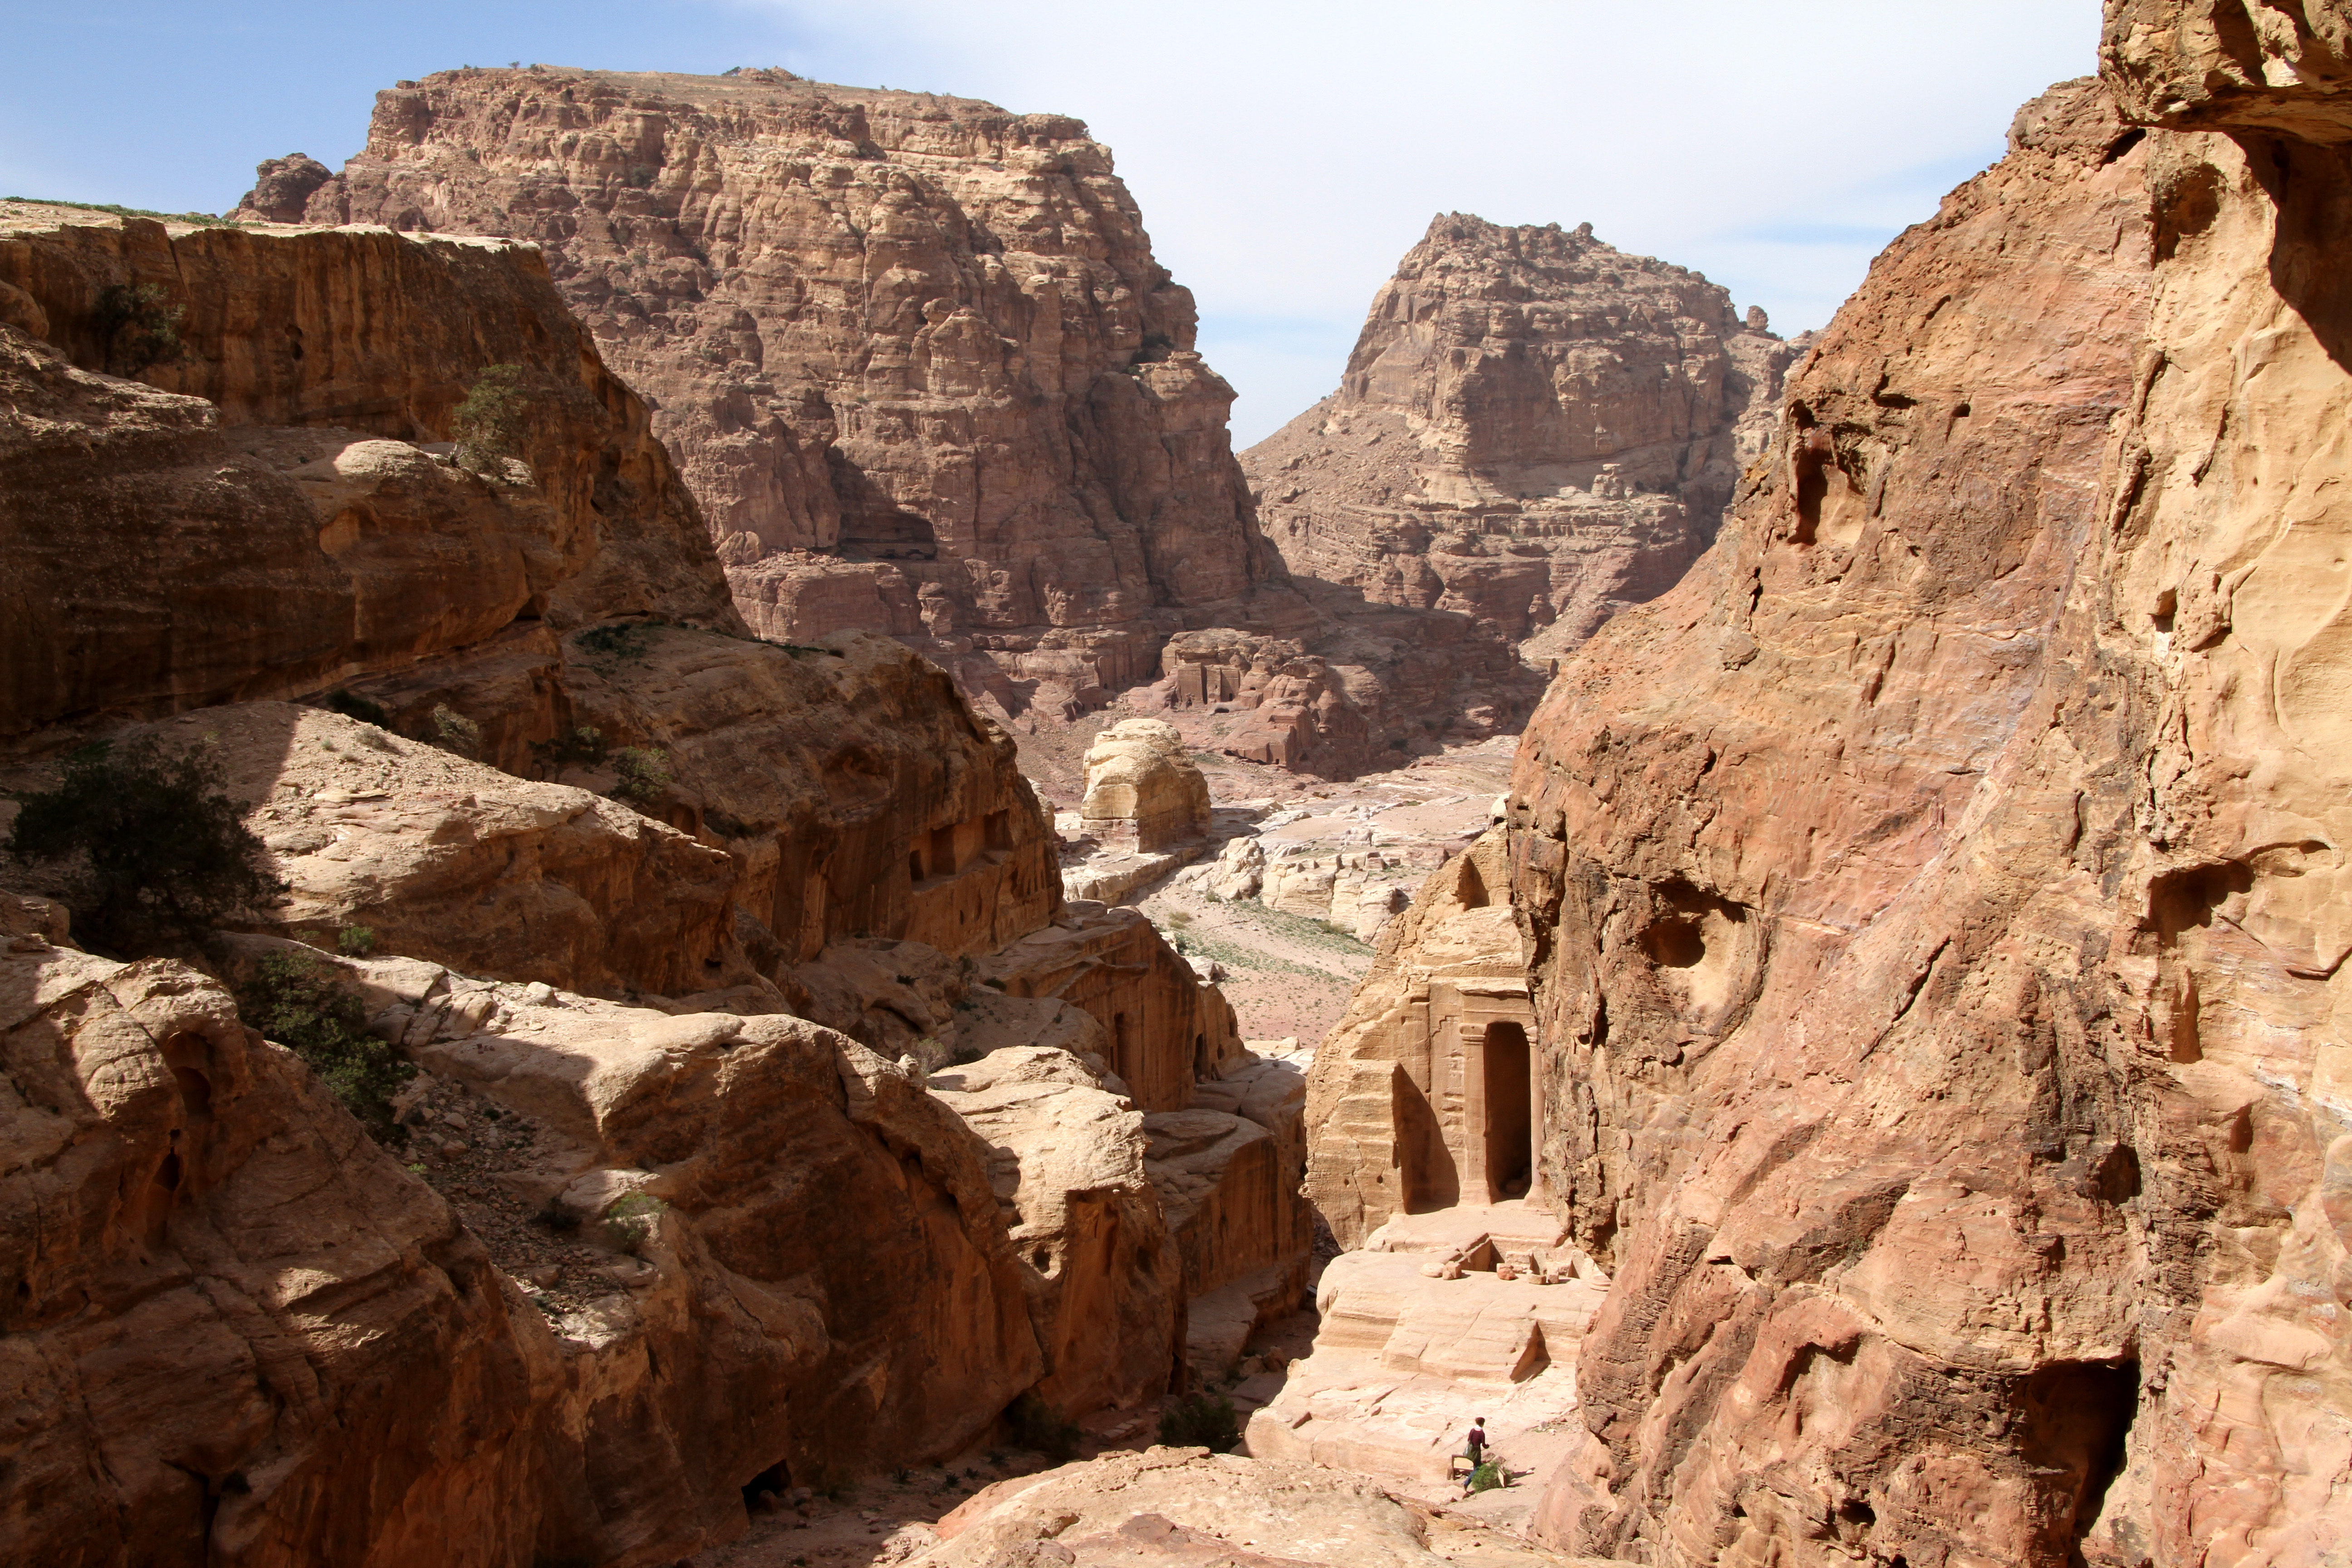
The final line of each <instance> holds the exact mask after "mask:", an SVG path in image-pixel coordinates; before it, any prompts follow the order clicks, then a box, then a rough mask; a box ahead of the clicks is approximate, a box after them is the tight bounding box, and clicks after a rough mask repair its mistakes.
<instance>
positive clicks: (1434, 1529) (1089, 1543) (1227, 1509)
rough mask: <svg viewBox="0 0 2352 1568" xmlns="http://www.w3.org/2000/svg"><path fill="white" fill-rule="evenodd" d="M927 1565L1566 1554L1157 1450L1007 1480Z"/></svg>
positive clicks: (1503, 1565) (1278, 1468) (1342, 1567)
mask: <svg viewBox="0 0 2352 1568" xmlns="http://www.w3.org/2000/svg"><path fill="white" fill-rule="evenodd" d="M938 1533H939V1535H940V1538H941V1540H940V1544H939V1545H937V1546H934V1547H932V1548H931V1549H930V1550H929V1551H928V1552H923V1553H922V1554H921V1555H919V1556H917V1557H914V1558H912V1559H910V1560H909V1561H910V1562H911V1563H917V1564H920V1565H922V1568H966V1565H969V1568H1002V1565H1007V1564H1013V1563H1022V1564H1037V1565H1040V1568H1042V1565H1044V1564H1047V1563H1076V1564H1080V1565H1082V1568H1097V1565H1099V1568H1110V1565H1112V1564H1121V1565H1140V1568H1163V1565H1165V1568H1175V1565H1176V1564H1180V1563H1181V1564H1191V1563H1232V1564H1234V1568H1287V1565H1290V1564H1304V1563H1312V1564H1318V1565H1320V1564H1328V1565H1330V1568H1434V1565H1435V1564H1437V1563H1444V1562H1453V1563H1464V1564H1468V1565H1472V1568H1518V1565H1521V1564H1536V1563H1558V1562H1559V1559H1558V1558H1555V1557H1553V1556H1552V1555H1551V1554H1549V1552H1541V1551H1539V1550H1538V1549H1535V1548H1531V1547H1529V1546H1528V1545H1527V1544H1526V1543H1525V1542H1521V1541H1519V1540H1517V1539H1516V1538H1514V1537H1511V1536H1508V1535H1503V1534H1501V1533H1500V1532H1496V1531H1487V1530H1486V1529H1484V1528H1483V1527H1481V1526H1479V1525H1478V1524H1477V1523H1476V1522H1475V1521H1470V1520H1465V1519H1461V1518H1458V1517H1455V1516H1453V1515H1450V1514H1441V1513H1439V1512H1438V1510H1434V1509H1432V1508H1431V1507H1429V1506H1428V1505H1427V1504H1424V1503H1418V1502H1413V1501H1411V1500H1407V1499H1404V1498H1401V1497H1399V1496H1397V1495H1395V1494H1394V1493H1391V1492H1389V1491H1386V1490H1384V1489H1381V1487H1379V1486H1378V1485H1376V1484H1374V1483H1373V1482H1372V1481H1370V1480H1369V1479H1365V1478H1363V1477H1361V1476H1353V1475H1349V1474H1347V1473H1346V1472H1344V1471H1339V1470H1328V1469H1323V1468H1318V1467H1316V1466H1312V1465H1297V1464H1284V1463H1278V1462H1274V1461H1269V1460H1265V1459H1246V1458H1240V1457H1238V1456H1236V1455H1232V1454H1210V1453H1207V1452H1204V1451H1203V1450H1202V1449H1199V1448H1150V1449H1147V1450H1145V1451H1144V1452H1143V1453H1140V1454H1112V1455H1106V1456H1105V1457H1103V1458H1099V1459H1096V1460H1092V1461H1090V1462H1088V1463H1087V1464H1082V1465H1066V1466H1064V1467H1062V1468H1060V1469H1057V1470H1048V1471H1046V1472H1045V1474H1043V1475H1042V1476H1024V1477H1020V1478H1018V1479H1013V1480H1008V1481H999V1482H997V1483H996V1484H995V1485H994V1486H992V1487H990V1488H988V1489H986V1490H984V1491H982V1492H981V1493H980V1494H979V1495H978V1496H976V1497H974V1498H973V1499H972V1500H971V1501H969V1502H967V1503H965V1504H964V1505H963V1506H962V1507H961V1508H959V1509H957V1510H955V1511H954V1512H953V1513H951V1514H949V1515H948V1516H947V1517H946V1518H945V1519H942V1520H941V1521H940V1523H939V1531H938Z"/></svg>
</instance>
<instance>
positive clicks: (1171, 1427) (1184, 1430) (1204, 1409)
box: [1160, 1394, 1242, 1454]
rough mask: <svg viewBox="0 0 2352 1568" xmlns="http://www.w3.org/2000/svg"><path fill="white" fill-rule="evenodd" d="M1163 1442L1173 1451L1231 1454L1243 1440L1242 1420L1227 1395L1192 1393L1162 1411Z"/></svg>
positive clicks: (1161, 1430) (1161, 1432)
mask: <svg viewBox="0 0 2352 1568" xmlns="http://www.w3.org/2000/svg"><path fill="white" fill-rule="evenodd" d="M1241 1440H1242V1424H1241V1417H1240V1416H1238V1415H1235V1414H1234V1402H1233V1401H1232V1400H1230V1399H1227V1398H1226V1397H1225V1396H1224V1395H1223V1394H1215V1395H1211V1394H1191V1395H1188V1396H1187V1397H1185V1398H1184V1399H1181V1400H1179V1401H1178V1402H1177V1403H1176V1404H1175V1405H1173V1406H1171V1408H1169V1409H1168V1410H1165V1411H1163V1412H1161V1414H1160V1442H1162V1443H1164V1444H1166V1445H1167V1446H1168V1447H1171V1448H1206V1449H1208V1450H1209V1452H1211V1453H1213V1454H1223V1453H1229V1452H1231V1451H1232V1449H1233V1447H1234V1445H1235V1444H1236V1443H1239V1442H1240V1441H1241Z"/></svg>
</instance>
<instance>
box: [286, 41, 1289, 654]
mask: <svg viewBox="0 0 2352 1568" xmlns="http://www.w3.org/2000/svg"><path fill="white" fill-rule="evenodd" d="M277 183H278V184H284V181H283V179H282V177H281V178H280V179H279V180H278V182H277ZM264 184H265V185H268V184H271V182H270V181H268V180H265V182H264ZM289 195H290V193H289V192H287V191H275V190H273V191H265V190H263V189H261V188H257V190H256V192H255V194H254V195H253V196H252V197H251V198H248V205H247V209H246V212H247V216H261V217H270V218H289V217H292V218H301V219H303V220H305V221H309V222H312V223H320V222H324V223H375V224H384V225H387V226H391V227H394V228H396V229H431V230H436V231H446V232H457V233H477V234H494V235H500V236H505V237H512V238H516V239H521V240H527V241H530V242H533V243H536V244H538V245H541V246H542V247H545V248H546V250H547V252H548V254H549V256H550V258H551V267H552V269H553V271H554V274H555V276H556V278H557V279H558V282H559V284H560V286H561V287H562V289H564V291H565V293H566V295H567V297H568V298H569V299H571V300H572V302H573V303H574V305H575V306H576V307H577V308H578V309H579V310H580V312H581V314H582V317H583V320H584V321H586V322H587V324H588V325H589V327H590V328H591V329H592V330H593V331H594V333H595V335H596V337H597V339H598V341H599V342H600V343H602V344H603V345H604V352H605V353H606V354H607V355H608V356H609V357H610V358H611V359H612V361H613V363H614V364H615V365H616V366H617V367H618V368H619V369H620V371H621V373H622V374H624V375H625V376H626V377H627V378H628V379H629V382H630V384H632V385H634V386H635V387H637V388H638V389H639V390H640V391H642V392H643V393H644V394H645V395H646V396H647V398H648V399H649V400H650V401H651V402H652V403H653V405H655V406H656V409H657V410H658V414H657V416H656V432H657V434H659V435H660V437H662V438H663V439H664V440H665V441H667V442H668V443H669V445H670V447H672V449H673V450H674V451H676V452H677V455H678V459H679V463H680V466H681V468H682V469H683V471H684V472H685V474H686V477H687V479H688V483H689V484H690V485H691V486H692V487H693V489H694V490H695V492H696V494H697V497H698V500H700V501H701V503H702V506H703V510H704V513H705V516H706V518H707V519H708V521H709V525H710V528H711V531H712V534H713V537H714V539H715V541H716V542H717V544H718V549H719V556H720V558H721V560H723V561H724V562H726V563H727V564H728V565H729V567H730V572H731V574H732V576H733V579H734V582H735V584H736V593H737V597H738V600H739V602H740V604H741V605H742V606H743V608H744V611H745V615H746V618H747V619H748V620H749V621H750V622H751V625H752V626H754V628H755V629H757V630H760V631H761V632H762V633H764V634H767V635H771V636H775V637H792V638H796V639H803V640H804V639H807V638H810V637H815V636H818V635H821V634H823V633H824V632H828V631H835V630H841V629H845V628H848V627H853V626H855V627H864V628H867V629H871V630H876V631H883V632H888V633H892V634H896V635H901V636H909V637H926V638H932V639H940V640H941V642H942V651H946V652H950V653H970V652H972V651H973V650H975V649H978V650H980V651H982V653H983V654H984V655H988V656H993V657H996V658H997V659H998V662H1000V663H1001V664H1003V666H1004V668H1005V669H1006V671H1007V673H1008V674H1009V675H1010V676H1011V677H1012V679H1014V680H1016V681H1018V680H1023V679H1028V680H1032V681H1034V680H1035V679H1039V678H1041V677H1052V676H1058V677H1060V678H1062V679H1065V680H1067V681H1070V682H1073V683H1075V684H1076V686H1077V687H1078V688H1079V689H1084V688H1087V687H1090V686H1101V687H1118V686H1125V685H1129V684H1131V683H1132V682H1133V681H1134V680H1136V679H1138V678H1139V676H1140V677H1141V678H1144V679H1149V678H1150V674H1151V673H1152V672H1153V669H1154V667H1155V666H1156V662H1157V654H1158V647H1159V643H1160V641H1161V640H1164V638H1165V637H1166V635H1167V634H1168V632H1170V631H1171V630H1174V629H1178V628H1179V627H1181V626H1183V625H1185V624H1187V623H1186V620H1185V614H1186V612H1188V611H1192V610H1194V609H1197V608H1199V607H1201V606H1206V605H1216V604H1219V603H1221V602H1224V601H1230V600H1234V599H1236V598H1238V597H1240V596H1242V595H1246V594H1248V593H1249V592H1250V591H1251V590H1252V589H1253V588H1254V587H1255V586H1257V585H1259V584H1264V583H1265V582H1267V581H1268V580H1269V579H1270V578H1271V577H1272V576H1274V575H1275V574H1276V573H1277V572H1278V567H1277V566H1276V563H1274V561H1273V559H1272V556H1271V553H1270V552H1267V551H1266V550H1265V546H1264V543H1263V541H1261V540H1259V539H1257V538H1256V537H1255V531H1254V530H1253V529H1252V527H1251V526H1250V522H1249V519H1248V513H1247V509H1246V501H1245V496H1244V489H1243V486H1242V482H1241V479H1240V475H1239V471H1238V470H1237V469H1236V468H1235V467H1234V461H1233V458H1232V454H1231V449H1230V447H1229V445H1228V443H1227V440H1226V437H1225V430H1224V416H1225V410H1226V407H1227V405H1229V404H1230V403H1231V402H1232V398H1233V394H1232V391H1231V389H1229V388H1228V387H1227V386H1226V385H1225V384H1224V383H1223V382H1222V381H1220V380H1219V379H1218V378H1217V377H1216V376H1215V375H1214V374H1212V373H1211V372H1210V371H1209V369H1208V368H1207V367H1206V366H1205V365H1204V364H1203V363H1202V361H1201V358H1200V356H1199V354H1197V353H1194V352H1193V348H1192V342H1193V331H1194V312H1193V308H1192V296H1191V295H1190V293H1188V292H1187V291H1186V290H1185V289H1182V288H1181V287H1180V286H1178V285H1177V284H1175V283H1174V282H1173V281H1172V280H1171V279H1170V278H1169V276H1168V273H1167V271H1166V270H1165V269H1164V268H1161V267H1160V265H1159V264H1158V263H1157V262H1156V261H1154V260H1153V259H1152V257H1151V251H1150V241H1149V239H1148V237H1146V236H1145V234H1144V232H1143V227H1142V223H1141V219H1140V216H1139V213H1138V212H1137V210H1136V206H1135V202H1134V199H1133V197H1131V196H1130V195H1129V194H1128V191H1127V188H1126V186H1125V185H1124V184H1122V183H1121V182H1120V181H1119V180H1118V177H1117V176H1116V175H1115V174H1113V173H1112V171H1111V161H1110V154H1109V153H1108V151H1107V150H1106V149H1105V148H1103V147H1102V146H1101V145H1100V144H1099V143H1097V142H1092V141H1089V140H1087V135H1086V128H1085V127H1084V126H1083V125H1082V124H1080V123H1079V122H1078V121H1074V120H1069V119H1066V118H1063V117H1061V116H1056V115H1049V114H1031V115H1016V114H1012V113H1009V112H1007V111H1006V110H1001V109H998V108H996V107H994V106H993V105H991V104H986V103H981V102H978V101H975V100H969V99H957V98H949V97H942V96H940V95H937V94H932V93H911V92H892V91H888V90H874V89H859V88H845V87H832V86H826V85H824V84H822V83H816V82H807V81H803V80H800V79H797V78H794V77H793V76H791V75H790V74H789V73H787V72H782V71H768V70H754V71H741V72H735V73H730V75H728V76H725V77H692V76H680V75H665V74H653V73H624V72H603V71H578V70H558V69H551V68H541V67H533V68H530V69H527V70H471V69H468V70H463V71H444V72H440V73H437V74H436V75H435V76H433V77H430V78H428V79H425V80H424V81H423V82H421V83H420V82H404V83H402V84H401V85H400V86H399V87H397V88H394V89H391V90H389V91H387V92H384V93H382V94H380V95H379V96H378V100H377V104H376V110H375V115H374V119H373V121H372V123H371V125H370V128H369V137H368V144H367V147H366V149H365V150H364V151H363V152H362V153H360V154H359V155H358V156H357V157H355V158H353V159H352V161H351V162H350V163H348V164H346V165H345V167H344V168H343V170H342V171H341V173H340V174H336V175H334V176H332V177H331V178H327V179H322V180H320V181H318V182H317V183H316V184H313V185H311V187H310V189H309V190H308V192H307V193H306V194H305V195H304V198H303V200H302V202H301V204H300V205H299V210H298V209H297V207H296V205H295V204H294V202H293V201H292V200H291V199H289ZM1192 624H1211V623H1206V622H1194V623H1192ZM1024 655H1035V656H1037V659H1036V663H1037V666H1038V668H1035V669H1034V670H1033V669H1029V668H1025V667H1024V659H1023V658H1022V656H1024ZM1057 656H1058V660H1059V662H1060V663H1061V664H1066V665H1068V666H1069V667H1070V668H1067V669H1063V668H1056V666H1057Z"/></svg>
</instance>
